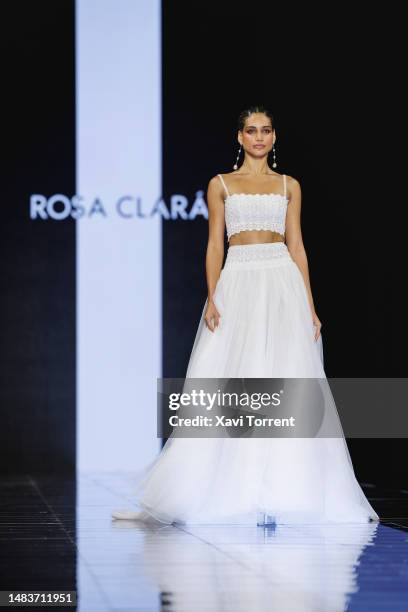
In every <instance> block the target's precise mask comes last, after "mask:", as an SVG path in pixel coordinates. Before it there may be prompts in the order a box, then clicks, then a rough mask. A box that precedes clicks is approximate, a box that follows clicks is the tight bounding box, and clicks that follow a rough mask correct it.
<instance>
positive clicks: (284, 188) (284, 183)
mask: <svg viewBox="0 0 408 612" xmlns="http://www.w3.org/2000/svg"><path fill="white" fill-rule="evenodd" d="M283 195H284V196H285V198H286V174H284V175H283Z"/></svg>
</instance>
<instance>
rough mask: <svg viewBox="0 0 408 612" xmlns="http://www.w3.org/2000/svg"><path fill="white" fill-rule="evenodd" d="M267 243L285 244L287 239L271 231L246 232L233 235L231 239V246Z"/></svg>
mask: <svg viewBox="0 0 408 612" xmlns="http://www.w3.org/2000/svg"><path fill="white" fill-rule="evenodd" d="M267 242H285V237H284V236H282V234H279V233H278V232H272V231H271V230H245V231H243V232H239V233H237V234H233V235H232V236H231V238H230V239H229V242H228V244H229V246H234V245H238V244H265V243H267Z"/></svg>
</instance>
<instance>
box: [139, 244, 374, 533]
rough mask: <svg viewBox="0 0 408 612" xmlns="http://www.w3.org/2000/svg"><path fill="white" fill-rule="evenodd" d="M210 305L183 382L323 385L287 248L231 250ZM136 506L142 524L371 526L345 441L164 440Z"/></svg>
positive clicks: (318, 345)
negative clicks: (213, 312)
mask: <svg viewBox="0 0 408 612" xmlns="http://www.w3.org/2000/svg"><path fill="white" fill-rule="evenodd" d="M214 302H215V304H216V306H217V309H218V310H219V313H220V315H221V316H220V323H219V326H218V327H217V328H216V329H215V331H213V332H212V331H210V330H209V329H208V328H207V326H206V324H205V321H204V315H205V310H206V307H207V300H206V302H205V304H204V306H203V310H202V313H201V317H200V321H199V324H198V329H197V333H196V336H195V340H194V344H193V348H192V351H191V356H190V360H189V363H188V368H187V373H186V379H188V378H229V377H230V378H239V377H246V378H278V377H282V378H317V379H326V375H325V371H324V362H323V344H322V335H320V336H319V339H318V340H317V341H316V340H315V338H314V333H315V328H314V325H313V320H312V315H311V310H310V306H309V302H308V296H307V291H306V287H305V283H304V280H303V276H302V274H301V272H300V269H299V267H298V266H297V264H296V263H295V262H294V260H293V259H292V257H291V255H290V253H289V250H288V248H287V246H286V244H284V243H282V242H278V243H267V244H250V245H236V246H230V247H229V248H228V252H227V257H226V261H225V265H224V267H223V269H222V271H221V275H220V277H219V280H218V283H217V286H216V289H215V294H214ZM334 410H336V409H335V408H334ZM336 414H337V411H336ZM135 501H136V503H137V504H138V506H139V507H140V509H141V513H140V516H141V517H143V516H144V517H146V518H147V519H148V518H153V519H154V520H157V521H160V522H163V523H168V524H171V523H184V524H220V523H221V524H249V525H256V524H262V523H263V522H265V523H268V522H271V523H275V524H291V523H336V522H341V523H347V522H357V523H365V522H368V521H370V520H378V519H379V517H378V515H377V514H376V512H375V511H374V509H373V508H372V507H371V505H370V503H369V502H368V500H367V498H366V497H365V495H364V493H363V491H362V489H361V487H360V485H359V483H358V482H357V480H356V477H355V474H354V469H353V465H352V462H351V458H350V455H349V452H348V448H347V444H346V441H345V439H344V436H343V435H341V436H337V437H328V438H324V437H309V438H308V437H302V438H290V437H286V438H285V437H284V438H279V437H272V438H271V437H269V438H259V437H257V438H242V437H233V438H232V437H228V436H226V437H221V438H210V437H208V438H204V437H203V438H183V437H176V436H173V435H172V436H171V437H170V438H169V439H168V440H167V442H166V444H165V445H164V447H163V449H162V451H161V452H160V453H159V455H158V456H157V457H156V458H155V459H154V461H153V462H152V463H151V464H150V465H148V466H147V467H146V469H145V470H144V471H143V473H141V475H140V479H139V481H138V482H137V486H136V490H135ZM142 520H143V519H142Z"/></svg>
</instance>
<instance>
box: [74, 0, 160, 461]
mask: <svg viewBox="0 0 408 612" xmlns="http://www.w3.org/2000/svg"><path fill="white" fill-rule="evenodd" d="M76 74H77V77H76V79H77V81H76V96H77V99H76V103H77V124H76V125H77V128H76V137H77V144H76V146H77V150H76V154H77V194H78V195H79V196H81V197H82V198H83V204H84V205H85V208H86V211H87V212H89V209H90V207H91V205H92V202H93V201H94V200H95V199H96V198H99V199H100V202H101V203H102V204H103V206H104V208H105V210H106V213H107V214H106V216H103V215H102V214H99V213H96V214H93V215H91V216H85V217H83V218H80V219H78V220H77V222H76V231H77V233H76V248H77V431H78V457H77V466H78V469H79V470H135V469H136V470H138V469H139V468H142V467H144V466H145V465H146V463H148V462H149V461H151V459H152V458H153V456H155V455H156V454H157V452H158V450H159V448H160V443H159V440H158V438H157V437H156V378H157V377H158V376H161V301H162V298H161V227H160V224H161V221H160V218H159V216H154V217H152V218H148V217H144V218H141V217H138V216H137V206H136V199H137V198H138V197H140V198H141V201H142V203H143V208H144V211H145V212H146V214H147V212H148V211H150V210H151V208H152V207H153V204H154V202H155V201H156V199H157V198H158V196H160V191H161V7H160V2H159V0H77V2H76ZM122 196H131V199H129V200H128V201H127V204H126V206H125V208H124V211H125V212H126V214H130V215H131V216H130V217H128V218H123V217H121V216H120V215H119V213H118V211H117V209H116V203H117V201H118V200H119V199H120V198H121V197H122Z"/></svg>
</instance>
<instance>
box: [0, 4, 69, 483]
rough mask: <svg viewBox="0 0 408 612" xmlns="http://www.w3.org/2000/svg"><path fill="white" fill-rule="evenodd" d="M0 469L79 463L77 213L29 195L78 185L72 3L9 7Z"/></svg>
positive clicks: (49, 468)
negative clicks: (53, 209) (33, 204)
mask: <svg viewBox="0 0 408 612" xmlns="http://www.w3.org/2000/svg"><path fill="white" fill-rule="evenodd" d="M2 17H3V19H2V25H3V27H2V36H1V45H2V53H1V56H2V60H3V70H2V81H3V88H2V91H3V93H2V99H3V122H2V148H3V153H4V157H5V162H6V169H7V171H6V172H5V173H3V177H2V185H1V191H2V193H1V215H2V232H1V251H0V257H1V271H2V273H1V275H0V293H1V306H0V308H1V319H0V325H1V331H0V333H1V348H0V359H1V377H0V381H1V382H0V394H1V395H0V406H1V426H0V453H1V461H0V470H2V471H3V472H15V473H19V472H30V473H32V471H33V470H36V471H39V472H41V471H44V472H47V473H50V472H51V473H52V472H54V471H55V472H59V471H70V470H72V469H73V468H74V467H75V426H76V423H75V420H76V419H75V415H76V411H75V342H76V338H75V333H76V325H75V304H76V294H75V222H74V221H72V220H70V219H67V220H65V221H64V222H57V221H53V220H52V219H49V220H47V221H46V222H41V220H37V221H34V220H31V219H30V218H29V197H30V195H31V194H33V193H38V194H44V195H46V196H50V195H52V194H55V193H63V194H67V195H71V194H72V195H73V194H74V193H75V48H74V40H75V39H74V34H75V31H74V3H73V2H71V1H67V0H62V1H59V2H52V1H51V0H49V1H45V0H39V1H38V2H29V1H28V0H26V1H23V2H21V1H20V2H14V3H11V2H8V3H5V4H4V6H3V7H2Z"/></svg>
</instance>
